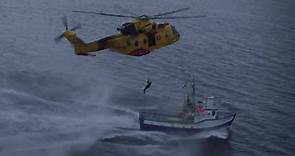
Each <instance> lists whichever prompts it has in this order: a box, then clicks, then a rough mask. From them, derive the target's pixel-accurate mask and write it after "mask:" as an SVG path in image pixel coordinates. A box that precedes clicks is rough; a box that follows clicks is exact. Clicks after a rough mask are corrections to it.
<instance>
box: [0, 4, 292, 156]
mask: <svg viewBox="0 0 295 156" xmlns="http://www.w3.org/2000/svg"><path fill="white" fill-rule="evenodd" d="M188 6H189V7H191V9H190V10H188V11H185V12H181V13H179V14H177V15H206V16H207V17H206V18H202V19H181V20H180V19H178V20H165V21H167V22H170V23H172V24H173V25H175V27H176V29H177V30H178V31H179V32H180V34H181V39H180V40H179V41H178V42H177V43H176V44H174V45H170V46H168V47H165V48H161V49H158V50H155V51H154V52H153V53H151V54H149V55H146V56H142V57H131V56H126V55H121V54H118V53H114V52H111V51H109V50H105V51H102V52H99V53H98V55H97V56H96V57H80V56H76V55H74V54H73V50H72V48H71V46H70V45H69V44H68V43H67V42H66V41H61V42H60V43H58V44H56V43H55V42H54V38H55V37H56V36H57V35H59V34H60V33H62V31H63V30H64V28H63V25H62V22H61V17H63V16H67V17H68V18H69V22H70V26H74V25H75V24H77V23H81V24H82V27H83V28H82V29H81V30H78V31H77V33H78V35H79V36H81V38H82V39H83V40H85V41H91V40H94V39H97V38H101V37H105V36H107V35H110V34H113V33H115V30H116V27H117V26H118V25H120V24H121V23H123V22H126V21H128V20H130V19H121V18H111V17H104V16H95V15H82V14H75V13H72V12H71V11H72V10H88V11H104V12H110V13H121V14H131V15H141V14H157V13H159V12H165V11H170V10H174V9H178V8H182V7H188ZM294 7H295V2H294V1H292V0H284V1H275V0H260V1H254V0H224V1H218V0H211V1H204V0H199V1H193V0H188V1H176V0H174V1H172V0H149V1H144V0H137V1H135V0H125V1H120V0H108V1H96V0H88V1H78V0H63V1H62V0H51V1H45V0H23V1H18V0H1V1H0V12H1V13H0V56H1V57H0V106H1V109H0V155H1V156H2V155H3V156H37V155H44V156H68V155H71V156H86V155H87V156H98V155H99V156H100V155H110V156H113V155H145V156H146V155H165V156H166V155H176V156H178V155H179V156H192V155H208V156H213V155H224V156H252V155H274V156H276V155H294V152H295V150H294V147H295V138H294V132H293V130H294V128H295V126H294V125H295V120H294V118H295V115H294V113H295V108H294V102H295V71H294V69H295V54H294V51H295V18H294V15H295V11H294ZM159 22H161V21H159ZM188 75H195V76H196V78H197V88H198V93H199V95H214V96H216V97H218V98H220V99H221V103H222V104H221V105H220V108H221V109H223V110H226V111H231V112H236V113H237V118H236V120H235V121H234V123H233V125H232V127H231V129H230V130H225V129H219V130H214V131H208V132H202V133H199V134H196V135H193V136H177V135H171V134H166V133H163V132H144V131H139V130H138V128H139V125H138V119H137V118H138V113H137V112H138V111H139V110H145V111H161V112H169V113H175V112H177V111H178V110H180V109H181V103H182V100H183V99H182V97H183V90H182V87H181V86H182V84H183V83H184V82H186V81H187V80H188V79H189V78H188ZM147 78H149V79H151V80H152V81H153V84H152V87H151V88H150V89H149V90H148V93H147V94H146V95H144V94H143V93H142V88H143V87H144V83H145V80H146V79H147Z"/></svg>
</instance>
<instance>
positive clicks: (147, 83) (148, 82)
mask: <svg viewBox="0 0 295 156" xmlns="http://www.w3.org/2000/svg"><path fill="white" fill-rule="evenodd" d="M151 85H152V81H150V80H149V79H147V80H146V85H145V87H144V89H143V93H144V94H145V92H146V90H147V89H148V88H150V87H151Z"/></svg>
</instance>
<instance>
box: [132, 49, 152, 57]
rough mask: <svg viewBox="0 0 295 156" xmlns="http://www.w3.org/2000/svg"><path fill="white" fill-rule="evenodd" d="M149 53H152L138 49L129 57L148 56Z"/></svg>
mask: <svg viewBox="0 0 295 156" xmlns="http://www.w3.org/2000/svg"><path fill="white" fill-rule="evenodd" d="M148 53H150V51H148V50H146V49H137V50H134V51H132V52H131V53H129V54H128V55H131V56H142V55H146V54H148Z"/></svg>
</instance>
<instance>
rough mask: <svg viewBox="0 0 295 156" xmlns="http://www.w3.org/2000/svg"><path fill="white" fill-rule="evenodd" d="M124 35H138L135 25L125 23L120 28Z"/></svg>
mask: <svg viewBox="0 0 295 156" xmlns="http://www.w3.org/2000/svg"><path fill="white" fill-rule="evenodd" d="M118 30H119V31H121V33H122V34H123V35H137V31H136V28H135V26H134V24H133V23H124V24H122V26H120V27H119V28H118Z"/></svg>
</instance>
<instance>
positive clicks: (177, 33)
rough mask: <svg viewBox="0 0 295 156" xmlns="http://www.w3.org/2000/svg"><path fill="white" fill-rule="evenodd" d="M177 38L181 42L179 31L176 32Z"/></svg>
mask: <svg viewBox="0 0 295 156" xmlns="http://www.w3.org/2000/svg"><path fill="white" fill-rule="evenodd" d="M175 36H176V38H177V40H179V38H180V34H179V32H178V31H176V33H175Z"/></svg>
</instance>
